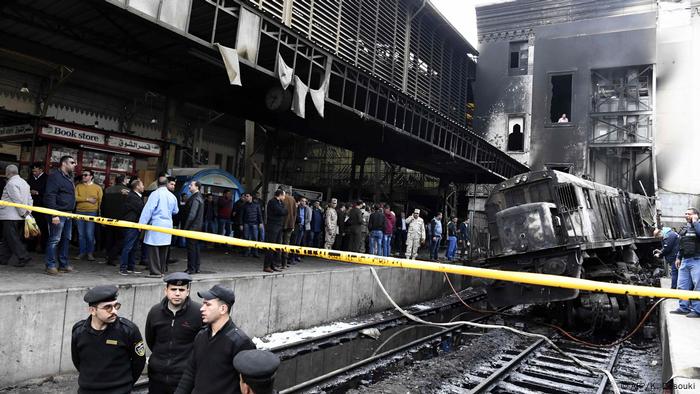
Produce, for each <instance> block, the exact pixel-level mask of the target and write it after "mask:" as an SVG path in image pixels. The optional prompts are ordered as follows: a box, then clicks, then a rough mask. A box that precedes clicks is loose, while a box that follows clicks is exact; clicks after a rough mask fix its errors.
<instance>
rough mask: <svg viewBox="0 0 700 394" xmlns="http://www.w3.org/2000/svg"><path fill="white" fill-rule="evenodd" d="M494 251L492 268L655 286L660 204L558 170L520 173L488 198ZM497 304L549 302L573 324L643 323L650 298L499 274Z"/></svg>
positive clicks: (492, 291) (492, 297)
mask: <svg viewBox="0 0 700 394" xmlns="http://www.w3.org/2000/svg"><path fill="white" fill-rule="evenodd" d="M486 214H487V217H488V224H489V233H490V242H491V251H492V256H491V257H490V258H488V259H486V267H488V268H498V269H503V270H510V271H520V272H536V273H543V274H554V275H564V276H570V277H574V278H585V279H591V280H597V281H605V282H616V283H627V284H639V285H650V286H651V285H656V284H657V283H658V277H659V276H660V272H661V269H660V264H659V263H658V261H657V260H656V259H654V258H653V256H652V250H653V249H654V248H656V247H658V245H659V240H658V239H657V238H654V237H653V231H654V228H655V222H656V220H655V219H656V209H655V207H654V205H653V202H652V201H651V200H650V199H649V198H647V197H645V196H641V195H637V194H632V193H626V192H622V191H620V190H618V189H615V188H612V187H609V186H606V185H602V184H600V183H595V182H591V181H589V180H585V179H582V178H579V177H576V176H573V175H570V174H567V173H562V172H559V171H536V172H529V173H526V174H521V175H518V176H516V177H514V178H511V179H509V180H507V181H504V182H501V183H500V184H498V185H496V186H495V188H494V189H493V191H492V192H491V195H490V196H489V198H488V200H487V201H486ZM487 292H488V298H489V301H490V302H491V303H492V304H493V305H497V306H505V305H515V304H548V305H549V306H551V307H553V309H554V310H559V311H560V312H562V314H563V316H564V317H565V319H566V320H567V322H568V323H569V324H572V325H573V324H578V323H589V324H594V325H596V326H597V327H601V326H602V327H611V328H612V327H622V326H631V325H634V324H636V322H637V320H638V319H639V317H640V314H641V313H642V312H643V311H644V309H645V308H646V304H645V303H646V302H647V300H646V299H643V298H642V299H640V298H634V297H631V296H624V295H611V294H604V293H594V292H586V291H579V290H572V289H564V288H554V287H543V286H535V285H527V284H518V283H512V282H504V281H495V282H494V283H492V284H491V285H490V286H488V289H487Z"/></svg>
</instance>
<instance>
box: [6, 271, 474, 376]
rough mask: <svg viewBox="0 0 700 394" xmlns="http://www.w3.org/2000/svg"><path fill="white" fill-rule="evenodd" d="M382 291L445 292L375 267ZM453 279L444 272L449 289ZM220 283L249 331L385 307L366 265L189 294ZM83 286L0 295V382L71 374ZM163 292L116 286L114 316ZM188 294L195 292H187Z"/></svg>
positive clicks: (399, 298) (139, 319) (145, 305)
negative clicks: (233, 296) (230, 291)
mask: <svg viewBox="0 0 700 394" xmlns="http://www.w3.org/2000/svg"><path fill="white" fill-rule="evenodd" d="M377 270H378V274H379V277H380V279H381V281H382V283H383V284H384V287H385V288H386V289H387V291H388V292H389V293H390V295H391V296H392V297H393V298H394V300H396V302H397V303H399V304H400V305H409V304H413V303H416V302H420V301H425V300H430V299H433V298H436V297H439V296H441V295H443V294H448V293H451V290H450V288H449V286H448V285H447V283H446V281H445V280H444V276H443V274H440V273H434V272H426V271H417V270H402V269H396V268H377ZM460 279H461V278H459V277H455V276H452V277H451V280H452V282H453V284H454V285H455V287H456V288H457V290H460V289H461V288H462V281H461V280H460ZM216 283H221V284H223V285H225V286H228V287H231V288H233V289H234V291H235V293H236V304H235V305H234V307H233V314H232V315H233V320H234V322H236V324H238V325H239V326H240V327H241V328H242V329H243V330H244V331H245V332H246V333H248V335H249V336H251V337H253V336H262V335H265V334H267V333H272V332H278V331H285V330H292V329H300V328H306V327H311V326H314V325H319V324H322V323H325V322H330V321H334V320H338V319H341V318H346V317H352V316H358V315H362V314H367V313H372V312H377V311H381V310H385V309H388V308H390V304H389V301H388V300H387V299H386V297H384V295H383V294H382V293H381V289H379V287H378V285H377V284H376V282H375V280H374V278H373V277H372V274H371V272H370V270H369V268H367V267H357V268H353V269H347V270H334V271H319V272H307V273H298V274H294V273H291V274H281V275H273V276H259V275H255V276H244V277H235V278H226V279H221V280H203V281H196V282H194V283H193V285H192V294H196V292H197V291H201V290H205V289H208V288H210V287H211V286H212V285H213V284H216ZM86 291H87V288H70V289H64V290H47V291H41V290H39V291H34V292H22V293H5V294H0V316H3V318H2V319H1V320H0V332H2V333H3V339H2V341H1V342H0V355H1V358H2V360H4V362H3V363H1V364H0V387H6V386H9V385H13V384H17V383H19V382H22V381H25V380H28V379H33V378H39V377H44V376H51V375H56V374H59V373H66V372H73V371H74V367H73V363H72V361H71V356H70V341H71V328H72V327H73V324H75V322H77V321H78V320H81V319H84V318H86V317H87V306H86V304H85V303H84V302H83V296H84V295H85V292H86ZM162 297H163V285H161V284H148V285H125V286H122V287H120V292H119V301H120V302H121V303H122V305H123V306H122V309H121V310H120V315H121V316H123V317H126V318H128V319H131V320H132V321H134V322H135V323H136V324H138V326H139V327H140V328H141V332H142V334H143V327H144V326H145V322H146V314H147V313H148V310H149V309H150V308H151V306H153V305H154V304H156V303H157V302H158V301H159V300H160V299H161V298H162ZM195 297H196V295H195Z"/></svg>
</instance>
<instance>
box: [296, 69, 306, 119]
mask: <svg viewBox="0 0 700 394" xmlns="http://www.w3.org/2000/svg"><path fill="white" fill-rule="evenodd" d="M308 92H309V87H308V86H306V85H305V84H304V83H303V82H301V79H299V77H297V76H296V75H295V76H294V99H293V100H292V111H294V113H295V114H297V116H299V117H300V118H306V93H308Z"/></svg>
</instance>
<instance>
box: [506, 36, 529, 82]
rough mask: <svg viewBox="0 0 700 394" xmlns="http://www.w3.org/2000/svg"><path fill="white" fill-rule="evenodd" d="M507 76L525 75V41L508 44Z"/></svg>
mask: <svg viewBox="0 0 700 394" xmlns="http://www.w3.org/2000/svg"><path fill="white" fill-rule="evenodd" d="M509 54H510V62H509V65H508V75H527V41H515V42H511V43H510V51H509Z"/></svg>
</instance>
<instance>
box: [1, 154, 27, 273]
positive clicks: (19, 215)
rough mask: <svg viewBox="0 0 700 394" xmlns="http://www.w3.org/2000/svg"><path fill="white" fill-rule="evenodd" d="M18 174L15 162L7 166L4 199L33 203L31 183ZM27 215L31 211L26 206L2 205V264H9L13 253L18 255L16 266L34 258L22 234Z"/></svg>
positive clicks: (25, 203) (25, 263)
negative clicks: (30, 254)
mask: <svg viewBox="0 0 700 394" xmlns="http://www.w3.org/2000/svg"><path fill="white" fill-rule="evenodd" d="M18 174H19V170H18V169H17V166H16V165H14V164H10V165H9V166H7V167H6V168H5V176H6V177H7V184H6V185H5V189H4V190H3V192H2V201H8V202H13V203H16V204H24V205H32V204H33V201H32V196H31V194H29V184H28V183H27V181H25V180H24V179H22V178H21V177H20V176H19V175H18ZM27 215H29V211H27V210H26V209H24V208H15V207H7V206H0V224H1V225H0V229H1V233H0V264H7V262H8V261H10V258H11V257H12V256H13V255H14V256H17V263H15V266H16V267H24V266H25V265H27V263H28V262H29V260H31V259H32V258H31V257H29V253H28V252H27V249H26V248H25V246H24V244H23V243H22V239H21V236H20V234H21V233H22V231H24V219H25V217H26V216H27Z"/></svg>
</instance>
